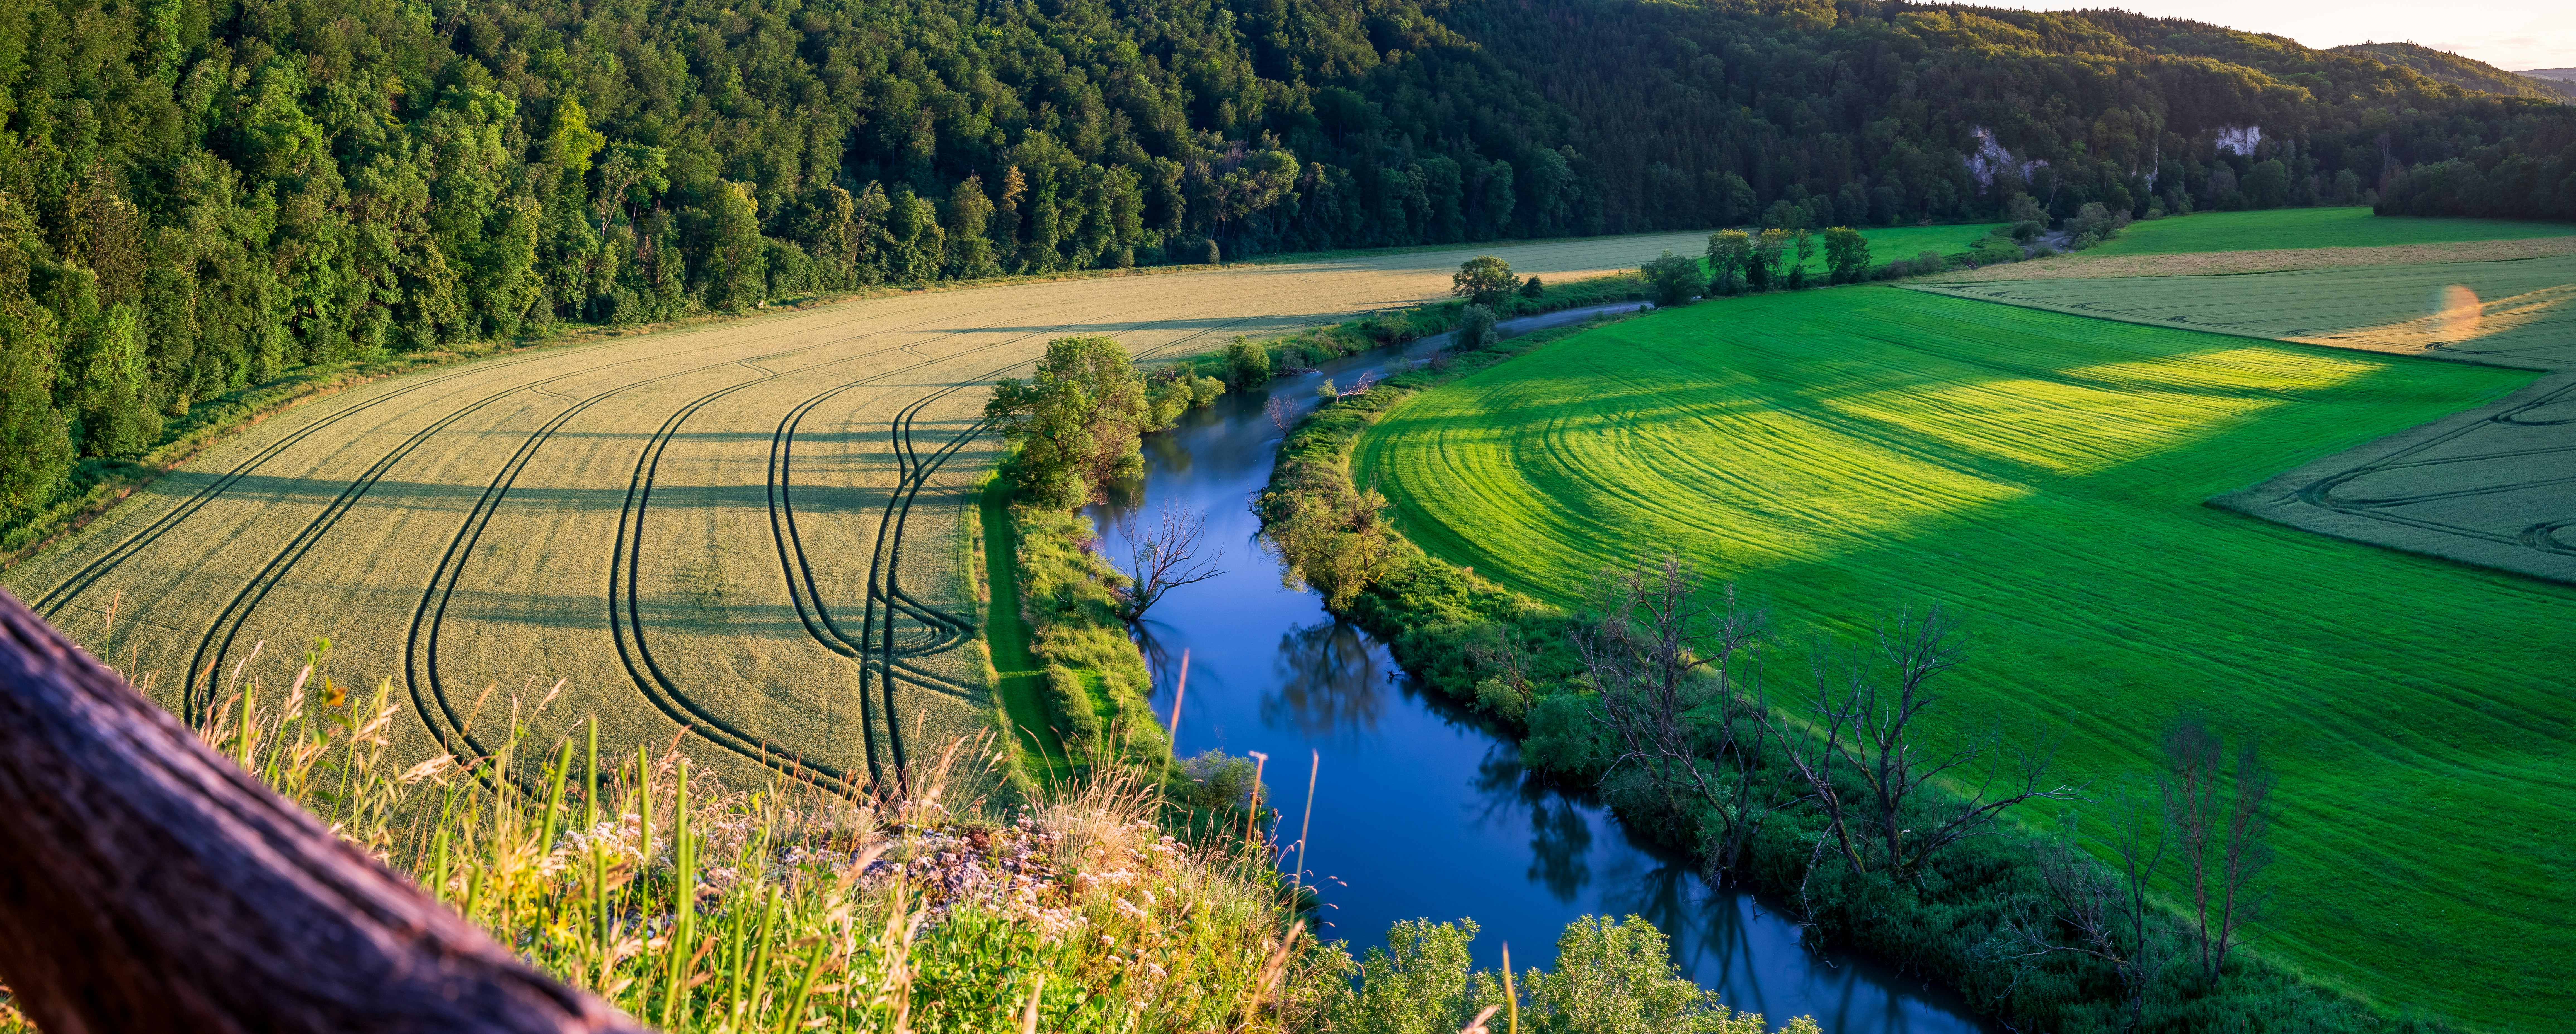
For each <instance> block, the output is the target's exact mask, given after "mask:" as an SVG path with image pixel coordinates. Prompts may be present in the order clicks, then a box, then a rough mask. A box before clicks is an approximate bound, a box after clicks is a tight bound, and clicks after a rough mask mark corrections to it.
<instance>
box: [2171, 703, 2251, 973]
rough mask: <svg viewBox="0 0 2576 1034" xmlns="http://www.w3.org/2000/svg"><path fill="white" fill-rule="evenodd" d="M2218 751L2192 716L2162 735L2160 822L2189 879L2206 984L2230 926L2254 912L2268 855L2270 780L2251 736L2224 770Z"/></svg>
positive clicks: (2227, 944) (2226, 945) (2216, 739)
mask: <svg viewBox="0 0 2576 1034" xmlns="http://www.w3.org/2000/svg"><path fill="white" fill-rule="evenodd" d="M2226 756H2227V745H2226V742H2225V740H2224V739H2223V738H2222V737H2221V736H2220V735H2219V734H2218V732H2217V730H2214V729H2211V728H2210V727H2209V725H2208V723H2207V722H2205V721H2202V720H2201V719H2200V718H2199V717H2198V716H2195V715H2188V714H2186V715H2183V716H2182V717H2180V718H2177V719H2176V720H2175V721H2174V724H2173V726H2172V728H2171V729H2169V730H2168V731H2167V732H2166V733H2165V760H2166V764H2167V769H2166V772H2165V778H2164V799H2165V815H2166V821H2167V822H2168V823H2170V824H2171V825H2172V827H2173V829H2174V834H2175V839H2176V842H2177V847H2178V849H2179V854H2180V860H2181V862H2182V867H2183V878H2184V879H2185V880H2187V881H2188V882H2189V883H2190V884H2191V911H2192V926H2193V933H2194V934H2195V939H2196V940H2197V942H2198V946H2199V962H2200V973H2201V978H2202V979H2204V980H2208V981H2211V982H2213V983H2214V982H2216V981H2217V980H2218V978H2219V976H2220V974H2221V973H2223V972H2224V971H2225V967H2226V965H2227V953H2228V951H2229V950H2230V949H2231V948H2233V947H2234V946H2235V943H2236V936H2237V931H2238V930H2239V929H2241V928H2242V927H2244V925H2245V924H2246V923H2248V922H2251V921H2252V920H2253V919H2254V917H2255V916H2256V915H2258V914H2259V913H2260V912H2261V911H2262V904H2263V895H2262V894H2261V893H2260V892H2258V891H2257V890H2256V889H2255V887H2254V880H2255V878H2256V877H2257V876H2258V875H2260V874H2261V873H2262V871H2263V869H2264V868H2265V867H2266V866H2268V865H2270V864H2271V860H2272V852H2271V849H2270V848H2269V847H2268V846H2266V845H2265V843H2264V839H2265V835H2266V834H2267V833H2268V832H2269V831H2270V825H2271V818H2270V817H2271V809H2270V802H2271V794H2272V787H2273V785H2274V784H2275V782H2276V780H2275V778H2274V777H2273V775H2272V773H2271V770H2270V769H2268V768H2266V767H2265V766H2264V765H2263V761H2262V756H2261V753H2260V751H2259V750H2258V749H2257V747H2256V745H2255V744H2254V743H2253V742H2251V741H2248V742H2247V743H2245V744H2244V745H2243V746H2242V747H2240V748H2239V749H2238V751H2237V754H2236V764H2235V771H2234V772H2232V773H2231V772H2228V771H2225V768H2226V765H2225V763H2224V759H2225V758H2226Z"/></svg>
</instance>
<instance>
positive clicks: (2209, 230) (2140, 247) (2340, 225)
mask: <svg viewBox="0 0 2576 1034" xmlns="http://www.w3.org/2000/svg"><path fill="white" fill-rule="evenodd" d="M2568 230H2569V227H2568V225H2567V224H2566V223H2545V222H2531V221H2524V220H2516V219H2427V218H2416V217H2412V216H2382V215H2374V214H2372V213H2371V210H2370V209H2369V208H2367V207H2364V206H2360V205H2353V206H2347V207H2339V208H2274V209H2267V210H2264V211H2260V212H2202V213H2198V214H2195V215H2186V216H2174V217H2169V218H2164V219H2150V220H2145V221H2142V222H2138V223H2134V224H2132V225H2131V226H2130V227H2129V229H2128V230H2127V231H2126V232H2124V233H2122V234H2121V235H2120V236H2118V237H2116V238H2114V239H2112V240H2108V241H2104V242H2103V243H2102V245H2101V246H2100V247H2097V248H2094V249H2092V250H2090V251H2086V252H2083V253H2082V254H2084V255H2087V256H2096V255H2160V254H2170V253H2177V252H2203V251H2256V250H2265V249H2294V248H2376V247H2384V246H2389V245H2411V244H2441V243H2445V242H2450V241H2503V240H2518V239H2522V238H2527V237H2565V236H2567V235H2568Z"/></svg>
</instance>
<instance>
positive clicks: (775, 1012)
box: [0, 657, 1350, 1034]
mask: <svg viewBox="0 0 2576 1034" xmlns="http://www.w3.org/2000/svg"><path fill="white" fill-rule="evenodd" d="M309 659H310V660H315V661H319V663H318V664H316V665H314V666H312V667H306V668H304V669H303V673H302V674H293V672H292V669H291V668H290V669H289V671H286V672H274V674H289V675H292V676H293V680H292V683H291V685H292V687H293V688H292V689H290V690H285V691H281V689H280V687H278V686H276V685H263V680H262V679H260V678H259V672H260V669H259V668H253V669H252V670H251V672H250V674H249V675H247V676H246V677H245V678H244V679H243V680H242V681H241V682H240V683H239V684H238V685H236V686H235V687H234V691H235V693H236V696H235V698H234V701H233V702H232V703H231V705H230V706H228V707H226V708H225V710H224V713H225V714H226V715H227V716H228V718H227V720H226V721H225V722H224V723H222V724H219V725H217V726H215V727H213V728H211V729H207V730H205V731H204V733H203V734H202V735H203V738H204V740H205V741H206V742H207V743H208V745H209V746H212V747H213V748H215V749H216V750H218V751H220V752H222V753H224V754H225V755H227V756H231V757H236V758H240V759H243V760H244V761H245V764H246V765H247V767H248V768H250V769H251V770H252V771H253V772H254V773H255V774H256V775H258V776H259V777H260V778H261V779H263V780H264V781H265V782H266V783H267V784H268V785H270V786H271V787H273V788H275V789H276V790H278V791H279V792H280V793H282V794H284V795H286V796H287V797H289V798H290V799H292V800H294V801H295V802H297V803H298V804H300V805H302V806H303V807H305V808H307V809H308V810H310V811H312V812H313V813H314V814H315V815H316V816H317V817H319V818H321V819H322V820H323V821H324V822H327V823H330V824H332V826H333V828H334V830H335V831H336V832H339V833H340V834H341V835H342V836H343V837H345V838H347V839H348V840H350V841H351V842H353V843H354V844H356V845H357V846H358V847H359V848H361V849H362V850H365V851H368V852H369V853H371V854H374V855H375V856H376V857H378V858H381V859H383V860H385V861H386V862H387V863H388V864H389V865H391V866H392V867H393V868H395V869H396V870H397V871H399V872H402V873H405V874H407V875H409V876H411V877H413V878H414V879H417V880H418V881H419V882H420V883H421V884H422V885H423V886H424V887H426V888H427V889H429V890H430V891H431V892H432V893H434V894H436V895H437V896H438V897H439V898H440V899H441V900H442V901H444V902H446V903H447V904H448V905H449V906H450V907H452V908H454V909H456V910H457V911H458V912H459V913H460V914H462V915H463V916H465V917H466V918H467V919H469V920H471V921H473V922H475V923H477V924H478V925H481V926H482V927H484V928H485V929H486V930H488V931H490V932H491V933H492V935H493V936H494V938H495V939H497V940H499V941H500V942H501V943H503V944H507V945H512V946H514V947H515V949H516V950H517V952H518V953H519V954H520V956H521V957H522V958H525V959H527V960H528V961H529V962H531V963H532V964H534V965H537V966H538V967H540V968H542V969H544V970H545V971H547V972H548V973H551V974H553V975H554V976H556V977H557V978H558V979H561V980H563V981H565V982H566V983H569V984H572V985H573V986H576V987H580V988H583V989H585V990H588V991H590V992H591V993H593V994H596V995H598V996H600V997H601V998H603V999H605V1000H606V1001H607V1002H608V1003H609V1004H611V1005H612V1006H614V1007H616V1008H618V1009H620V1010H623V1011H624V1012H626V1013H627V1014H628V1015H630V1016H633V1017H635V1018H636V1019H638V1020H641V1021H644V1022H645V1023H648V1024H651V1025H652V1026H654V1027H656V1028H659V1029H663V1030H670V1031H708V1032H714V1031H727V1032H740V1031H800V1030H819V1031H885V1030H907V1029H908V1030H913V1031H920V1032H924V1034H929V1032H968V1031H978V1032H982V1031H1000V1030H1020V1029H1022V1027H1021V1024H1022V1021H1023V1018H1024V1017H1025V1016H1027V1015H1028V1014H1029V1013H1030V1012H1031V1011H1034V1013H1035V1015H1036V1016H1037V1020H1038V1023H1039V1024H1040V1027H1039V1029H1042V1030H1049V1031H1059V1030H1060V1031H1084V1032H1108V1031H1166V1032H1173V1034H1181V1032H1196V1031H1205V1030H1212V1029H1225V1030H1253V1031H1268V1032H1284V1031H1291V1030H1304V1029H1310V1028H1311V1027H1312V1025H1313V1023H1314V1020H1315V1017H1317V1016H1318V1015H1320V1014H1321V1013H1322V1011H1323V1010H1324V1009H1325V1008H1327V1007H1328V1006H1330V1005H1332V1004H1333V1003H1336V1002H1338V1001H1340V1000H1341V999H1344V998H1347V997H1348V995H1349V992H1348V990H1347V989H1346V986H1345V984H1344V976H1343V975H1344V974H1345V973H1346V972H1347V970H1348V967H1349V965H1350V963H1349V959H1348V956H1347V955H1345V954H1343V953H1342V951H1341V950H1340V949H1339V948H1337V947H1335V946H1331V945H1322V944H1318V943H1316V942H1315V940H1314V939H1313V938H1312V937H1308V936H1305V935H1304V934H1303V932H1302V930H1303V928H1302V927H1301V926H1298V925H1296V924H1297V916H1296V915H1295V910H1294V908H1293V907H1292V903H1293V902H1294V901H1295V897H1294V895H1293V893H1291V891H1290V889H1289V888H1287V887H1285V886H1283V884H1282V881H1281V880H1280V879H1279V877H1278V876H1277V874H1276V872H1275V871H1274V869H1273V863H1272V860H1271V856H1270V853H1269V850H1268V848H1267V847H1266V846H1265V845H1261V844H1258V843H1247V842H1245V841H1244V840H1242V839H1241V838H1228V837H1226V836H1223V835H1216V836H1210V837H1203V838H1200V839H1199V840H1198V841H1197V842H1192V843H1183V842H1180V841H1176V840H1174V839H1173V838H1171V837H1168V836H1164V835H1162V828H1163V827H1162V826H1161V824H1160V820H1161V819H1162V817H1163V816H1164V814H1165V813H1166V811H1167V810H1168V805H1167V802H1166V801H1165V800H1164V798H1163V797H1162V795H1161V794H1160V793H1159V792H1158V791H1156V790H1155V789H1154V788H1152V787H1151V786H1150V785H1148V784H1145V783H1140V782H1138V781H1137V780H1135V779H1134V778H1132V777H1131V776H1128V775H1125V774H1122V773H1121V772H1119V771H1117V770H1114V769H1103V770H1099V771H1095V772H1092V773H1090V774H1088V775H1087V776H1086V777H1085V778H1082V779H1079V780H1068V781H1065V782H1062V783H1059V784H1056V785H1053V786H1051V787H1048V788H1047V789H1045V790H1044V791H1042V792H1041V793H1039V794H1038V795H1036V796H1035V797H1033V798H1031V799H1029V800H1027V801H1024V802H1021V803H1019V804H1016V805H1012V806H1009V807H1001V806H995V805H992V804H990V803H988V802H985V801H979V800H963V799H956V798H953V797H950V796H948V793H947V791H948V789H949V788H953V787H956V786H960V785H971V784H976V783H981V782H983V781H984V780H982V779H980V778H978V777H977V775H976V773H974V772H971V771H968V768H969V767H970V766H975V765H977V764H979V763H980V759H981V758H983V757H985V756H987V751H986V750H984V749H983V748H984V746H985V745H984V744H982V743H979V742H974V741H969V742H964V743H960V744H956V745H953V746H952V747H951V748H950V749H949V750H948V751H947V752H946V753H945V755H944V756H941V757H939V758H937V759H936V762H935V764H925V765H924V766H923V769H922V771H919V772H916V773H915V775H916V778H917V779H918V780H919V781H918V782H916V783H915V785H914V787H913V789H914V792H912V793H910V794H909V795H908V797H909V799H907V800H902V801H894V800H888V799H880V798H877V797H874V796H870V795H860V794H852V795H843V794H840V793H837V792H827V789H826V788H820V787H816V786H812V785H806V784H801V783H796V782H789V781H773V782H770V783H768V784H766V785H757V786H738V785H726V784H723V783H720V782H718V781H717V780H715V779H714V778H712V777H711V776H710V775H709V774H708V773H707V772H706V771H705V770H704V769H702V768H699V767H697V766H695V765H693V764H692V763H691V760H690V759H689V758H688V757H687V756H685V755H683V754H680V753H677V752H675V751H670V750H666V749H663V748H662V747H660V746H646V745H635V744H616V743H608V744H603V743H601V742H599V741H598V740H597V738H596V729H595V727H594V726H592V725H590V724H588V723H584V724H583V725H581V726H579V727H576V729H575V734H574V735H573V736H572V737H571V738H569V739H568V740H566V741H563V742H560V743H547V742H533V741H527V740H519V739H513V740H512V741H511V742H509V743H508V744H507V746H506V748H505V749H504V752H503V753H502V754H500V755H499V756H497V757H495V758H490V759H484V760H482V761H479V762H477V763H476V764H475V765H474V766H473V767H471V768H467V769H459V768H458V767H457V766H455V765H454V764H452V763H449V762H447V759H445V758H441V759H439V760H438V761H435V762H432V763H429V764H423V765H420V766H417V767H413V768H410V769H408V770H405V769H399V768H397V767H395V763H394V762H393V760H392V758H391V757H390V755H389V752H388V749H387V745H386V743H385V742H384V739H383V736H382V730H383V729H384V728H385V727H386V726H387V725H388V724H389V723H390V721H391V720H392V716H393V714H394V713H395V710H396V709H397V707H398V706H399V705H396V704H392V703H390V702H389V700H388V697H389V693H388V692H387V691H386V690H379V691H377V692H376V693H375V694H373V695H372V696H370V695H368V694H364V693H348V694H346V695H345V696H343V695H342V694H343V693H344V692H345V690H346V689H347V687H341V686H337V685H335V684H334V683H332V682H330V681H329V679H328V674H327V671H328V668H329V663H328V661H327V659H326V658H323V657H316V658H309ZM244 698H247V702H246V704H245V702H244ZM551 702H552V700H551V699H548V700H524V701H522V700H514V701H507V702H504V703H505V704H506V706H508V707H510V708H511V714H510V715H508V716H507V717H508V718H509V719H510V721H509V722H508V723H507V724H508V725H509V726H510V727H512V728H521V729H523V728H524V727H525V726H524V725H523V724H521V723H524V722H526V721H528V720H530V719H533V718H535V717H537V716H538V714H539V713H541V712H542V711H543V710H545V708H546V706H547V704H549V703H551ZM496 706H498V705H496ZM237 715H247V721H246V722H245V721H237V720H233V719H232V718H231V717H229V716H237ZM245 730H247V732H245ZM504 771H517V772H519V773H521V774H520V775H519V777H518V779H517V780H516V781H515V782H514V781H513V780H510V779H496V778H494V777H495V776H497V775H498V774H499V773H501V772H504ZM486 780H490V781H491V782H492V783H497V785H499V786H501V787H503V788H504V789H503V791H502V792H501V793H499V794H498V795H495V794H493V793H490V792H487V791H486V790H485V789H484V786H485V785H486V782H485V781H486ZM519 784H525V785H527V786H530V787H532V788H533V789H530V790H521V789H519ZM1221 828H1226V829H1232V828H1234V827H1233V825H1232V824H1227V825H1225V826H1223V827H1221ZM7 1005H8V1003H7V999H6V996H5V993H0V1031H10V1032H17V1031H27V1030H30V1029H31V1028H30V1027H29V1026H28V1025H27V1024H26V1022H25V1019H24V1017H23V1016H20V1015H17V1014H16V1013H15V1012H14V1011H13V1010H10V1009H9V1008H8V1007H7Z"/></svg>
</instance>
